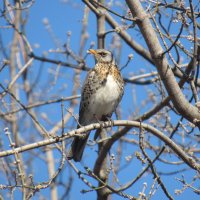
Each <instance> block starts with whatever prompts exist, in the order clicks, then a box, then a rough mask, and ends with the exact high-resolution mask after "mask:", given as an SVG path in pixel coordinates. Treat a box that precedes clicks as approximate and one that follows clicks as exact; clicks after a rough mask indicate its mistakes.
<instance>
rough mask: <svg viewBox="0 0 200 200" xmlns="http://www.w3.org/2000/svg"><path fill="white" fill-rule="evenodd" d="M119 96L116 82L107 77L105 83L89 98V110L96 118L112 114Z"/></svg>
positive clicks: (111, 77) (119, 92)
mask: <svg viewBox="0 0 200 200" xmlns="http://www.w3.org/2000/svg"><path fill="white" fill-rule="evenodd" d="M120 94H121V91H120V87H119V85H118V83H117V81H116V80H115V79H114V78H113V76H111V75H108V76H107V79H106V81H105V82H104V83H103V84H102V85H101V86H100V87H99V89H98V90H96V92H95V93H94V94H93V95H92V96H91V100H90V102H91V103H90V105H89V110H90V111H91V112H92V113H93V114H95V115H96V116H97V117H101V116H102V115H107V114H110V113H112V112H113V111H114V110H115V108H116V105H117V104H118V100H119V96H120Z"/></svg>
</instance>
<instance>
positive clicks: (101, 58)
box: [88, 49, 115, 63]
mask: <svg viewBox="0 0 200 200" xmlns="http://www.w3.org/2000/svg"><path fill="white" fill-rule="evenodd" d="M88 53H90V54H93V55H94V58H95V60H96V62H97V63H115V61H114V58H113V54H112V53H111V52H110V51H108V50H105V49H96V50H94V49H89V50H88Z"/></svg>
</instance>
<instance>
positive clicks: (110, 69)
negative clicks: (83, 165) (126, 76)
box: [68, 49, 124, 162]
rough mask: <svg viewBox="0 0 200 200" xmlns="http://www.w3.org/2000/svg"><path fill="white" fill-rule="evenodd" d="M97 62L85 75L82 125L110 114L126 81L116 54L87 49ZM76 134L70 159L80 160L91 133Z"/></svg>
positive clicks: (80, 123) (69, 153) (81, 113)
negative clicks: (80, 135)
mask: <svg viewBox="0 0 200 200" xmlns="http://www.w3.org/2000/svg"><path fill="white" fill-rule="evenodd" d="M88 53H90V54H93V55H94V58H95V61H96V65H95V67H94V68H93V69H92V70H90V71H89V72H88V75H87V77H86V79H85V82H84V85H83V88H82V93H81V102H80V108H79V125H78V128H79V127H80V125H81V126H85V125H89V124H92V123H96V122H99V121H107V120H108V119H109V118H111V116H112V113H113V112H114V111H115V109H116V107H117V105H118V104H119V102H120V101H121V98H122V96H123V93H124V81H123V78H122V76H121V73H120V71H119V69H118V67H117V65H116V63H115V60H114V58H113V54H112V53H111V52H110V51H108V50H105V49H97V50H93V49H90V50H88ZM85 134H86V137H85V138H79V137H76V138H74V140H73V142H72V145H71V149H70V151H69V152H68V159H74V161H76V162H79V161H80V160H81V158H82V155H83V151H84V148H85V146H86V143H87V139H88V137H89V132H87V133H85Z"/></svg>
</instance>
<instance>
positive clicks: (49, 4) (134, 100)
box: [0, 0, 199, 200]
mask: <svg viewBox="0 0 200 200" xmlns="http://www.w3.org/2000/svg"><path fill="white" fill-rule="evenodd" d="M118 2H119V4H122V5H123V2H122V1H118ZM0 6H1V8H2V2H0ZM83 10H84V4H83V3H81V1H78V0H74V1H72V0H71V1H70V0H69V1H67V0H65V1H64V0H63V1H61V0H60V1H59V0H58V1H55V0H54V1H53V0H42V1H35V3H34V4H33V5H32V6H31V8H30V9H29V12H27V13H26V14H27V19H28V21H27V26H26V28H25V34H26V36H27V38H28V40H29V42H30V44H31V46H32V48H33V50H34V53H35V54H36V55H38V56H42V55H45V56H46V57H48V58H52V59H56V60H63V61H66V56H65V55H63V54H59V53H51V51H52V50H56V49H57V48H63V45H64V44H65V43H66V42H67V33H69V32H70V33H71V37H70V46H71V49H72V50H73V51H74V52H75V53H77V54H78V50H79V46H80V36H81V28H82V18H83ZM115 11H120V6H118V7H116V10H115ZM120 12H121V13H123V12H125V11H120ZM24 16H25V12H24ZM116 19H117V20H118V21H119V22H120V19H119V18H116ZM47 21H48V23H49V25H50V27H49V28H50V29H51V30H53V31H52V32H51V31H50V33H49V31H48V30H47V26H45V23H46V22H47ZM0 24H2V25H5V24H6V23H5V21H3V20H2V19H1V18H0ZM175 25H176V24H174V26H175ZM106 27H107V30H110V29H111V28H110V27H109V26H108V25H107V26H106ZM128 32H129V33H131V35H132V37H133V38H135V39H136V40H137V42H138V43H140V44H141V45H143V46H144V47H146V45H145V43H144V41H143V39H142V37H141V35H140V34H139V32H138V31H137V27H136V28H135V31H132V30H129V31H128ZM0 33H1V37H2V41H3V43H4V45H5V46H6V47H7V48H8V49H9V48H10V45H11V43H10V42H11V41H12V36H13V34H12V31H10V30H9V29H1V30H0ZM88 34H89V39H88V41H87V44H86V46H85V51H84V52H85V55H86V51H87V49H89V48H90V44H91V43H92V42H95V47H94V48H96V47H97V40H96V17H95V15H94V14H93V13H91V12H90V14H89V21H88ZM174 34H177V29H174ZM111 39H112V34H109V35H108V37H107V38H106V44H108V45H106V48H108V49H110V46H109V44H110V41H111ZM187 45H190V44H187ZM129 54H133V55H134V58H133V60H132V61H131V63H130V64H129V65H128V67H127V68H125V69H124V70H123V71H122V74H123V76H124V77H131V75H137V74H140V73H141V71H143V72H152V71H155V68H154V67H153V66H152V65H151V64H150V63H148V62H147V61H145V60H144V59H143V58H142V57H141V56H139V55H138V54H136V53H135V52H134V51H133V50H132V49H130V47H128V46H127V45H125V43H124V42H122V53H121V58H120V63H118V64H119V66H121V67H122V66H123V65H124V64H125V63H126V61H127V57H128V55H129ZM0 56H1V57H0V59H1V61H2V59H3V55H0ZM182 59H183V60H184V59H185V60H184V61H185V62H186V61H187V59H186V58H182ZM86 64H87V65H88V66H89V67H93V66H94V60H93V58H92V56H87V58H86ZM56 70H59V74H60V75H59V78H58V79H55V85H49V87H47V85H48V81H49V80H53V79H54V78H55V77H54V73H55V72H56ZM39 71H40V73H41V74H40V77H39V79H37V74H38V72H39ZM51 71H52V76H51V75H49V74H51V73H49V72H51ZM47 73H48V76H47ZM8 74H9V70H8V69H5V70H3V71H2V73H0V80H1V81H2V80H4V81H3V82H4V84H6V81H7V82H9V76H8ZM73 75H74V71H73V70H72V69H70V68H65V67H60V68H59V69H58V67H57V66H55V65H53V64H41V62H38V61H34V63H33V64H32V66H31V67H30V69H29V74H28V77H29V79H30V80H32V81H33V82H34V81H35V80H37V85H36V87H35V90H38V91H39V96H37V97H36V99H40V100H47V98H46V94H47V93H48V95H49V97H50V98H51V99H54V98H59V97H67V96H70V95H71V89H72V84H71V83H72V80H73V79H72V77H73ZM85 75H86V72H84V71H83V72H81V82H83V80H84V78H85ZM6 79H7V80H6ZM18 81H19V83H20V80H18ZM64 84H66V87H65V88H66V89H65V90H63V89H62V90H60V88H63V85H64ZM61 86H62V87H61ZM144 90H145V91H151V92H153V93H155V94H156V93H158V94H159V92H158V90H157V88H156V86H155V85H147V86H138V85H137V87H136V85H133V84H126V89H125V94H124V97H123V99H122V102H121V105H122V107H123V111H122V119H128V117H129V115H130V113H132V112H135V115H136V116H138V115H139V114H142V113H144V112H145V111H146V110H147V109H149V108H151V107H152V106H153V104H152V103H149V104H146V105H145V106H143V103H144V100H145V99H146V96H147V92H144ZM79 92H80V91H79ZM20 95H22V96H23V95H25V94H24V92H23V90H22V91H20ZM22 101H23V103H24V104H26V103H27V98H26V96H24V98H22ZM64 106H65V108H68V106H69V104H68V102H65V103H64ZM60 110H61V106H60V104H55V105H50V106H44V107H41V108H40V109H39V111H38V112H40V113H44V114H46V115H47V116H49V117H50V118H51V121H52V122H56V121H59V120H60V119H61V112H60ZM65 112H66V111H65ZM77 113H78V107H77V108H76V110H75V111H74V114H75V115H77ZM172 117H173V114H172ZM113 118H115V115H113ZM24 120H25V119H24ZM177 120H178V118H177V117H174V124H176V123H177ZM41 122H42V117H41ZM22 123H23V122H22ZM43 125H44V126H45V128H46V129H47V130H51V128H52V126H51V124H45V120H44V123H43ZM27 127H28V126H27ZM74 127H75V122H74V120H73V119H72V120H71V122H70V123H68V124H67V125H66V127H65V131H68V130H72V129H73V128H74ZM32 130H33V129H32V127H29V128H27V129H26V126H25V127H24V130H23V129H22V130H21V132H23V131H24V135H23V134H22V136H23V137H24V138H26V137H27V138H29V137H28V136H27V135H26V134H34V131H33V132H32ZM113 130H115V129H113ZM1 131H3V130H1ZM133 131H134V130H133ZM92 134H93V133H92ZM130 137H132V138H134V136H130ZM135 138H138V136H135ZM41 139H42V138H41ZM28 142H31V141H27V143H28ZM152 142H153V143H154V144H158V143H159V141H158V140H157V139H155V140H153V141H152ZM67 143H68V144H67V146H66V148H69V143H70V141H67ZM7 148H9V147H8V144H7V142H6V138H5V142H4V149H7ZM116 148H117V145H114V146H113V148H112V149H113V150H115V149H116ZM123 148H124V150H125V151H124V152H123V156H122V158H123V159H122V160H121V162H122V165H121V166H122V172H121V173H120V175H119V180H120V181H121V183H126V182H127V181H130V180H131V179H132V178H133V177H136V176H137V174H138V173H139V172H140V171H142V169H143V168H144V167H145V165H144V166H141V165H138V163H137V162H136V163H134V162H133V161H131V164H129V165H127V163H128V162H127V159H126V158H127V156H130V155H134V152H135V151H139V147H136V146H134V147H132V146H131V145H126V146H124V147H123ZM96 150H97V147H96V146H95V147H93V146H92V147H87V149H86V150H85V152H84V161H82V162H81V163H76V166H77V168H78V169H80V170H82V171H84V168H83V166H89V167H90V168H91V169H93V165H94V161H95V160H94V159H92V158H93V157H95V155H96ZM38 151H39V150H35V152H38ZM41 152H42V151H41ZM147 152H148V151H147ZM111 153H112V152H111ZM149 154H150V156H152V158H153V157H154V154H152V152H149ZM29 156H30V155H29V153H28V152H25V153H23V157H24V159H26V157H27V159H28V157H29ZM41 156H42V155H41ZM54 156H55V158H56V161H57V162H56V167H58V164H59V160H60V159H61V156H60V153H59V152H57V150H54ZM169 157H170V155H166V159H168V158H169ZM170 159H171V160H174V161H177V160H178V159H177V158H176V157H175V156H173V155H171V157H170ZM156 166H157V169H158V172H159V171H162V172H163V171H164V172H166V173H167V172H171V171H174V170H182V169H185V168H187V166H185V165H183V166H182V165H180V166H178V167H177V166H174V167H173V166H172V165H170V168H169V165H166V164H163V163H161V162H157V163H156ZM31 170H34V180H35V182H36V183H37V182H42V181H47V180H48V174H47V173H46V170H47V166H46V165H45V163H44V162H42V161H41V159H40V158H38V159H37V158H35V162H34V165H33V166H31V168H30V173H31ZM71 171H73V170H72V169H71V168H70V167H69V165H68V163H67V162H66V164H65V167H64V168H63V170H62V172H61V173H62V176H60V177H59V178H60V179H65V178H67V177H68V176H69V174H70V172H71ZM72 173H73V174H74V180H73V183H72V184H73V185H72V190H71V192H70V198H69V199H70V200H76V199H95V198H96V192H88V193H86V194H82V193H81V192H80V191H81V190H83V189H86V190H87V189H88V187H87V186H86V185H85V184H84V183H83V182H82V181H81V180H80V179H79V177H78V175H77V174H75V173H74V172H72ZM194 174H195V172H194V171H192V170H191V171H187V172H184V176H185V178H186V179H187V180H188V182H190V181H192V177H193V176H194ZM176 177H177V178H181V173H179V174H177V175H176ZM162 180H163V182H164V183H165V185H166V187H167V189H168V190H169V192H170V194H171V195H172V196H173V197H174V199H176V200H188V199H193V200H197V199H199V196H198V195H195V194H194V192H192V191H191V190H190V189H186V190H185V192H184V194H182V195H180V196H178V195H175V194H174V188H176V189H179V188H182V184H180V183H179V182H178V181H177V180H175V178H174V176H173V178H171V177H170V176H169V175H163V176H162ZM4 181H5V180H1V179H0V184H3V183H4ZM91 182H92V183H96V182H95V181H93V180H91ZM143 183H147V189H146V193H147V194H148V191H149V190H150V189H151V188H150V187H151V185H152V183H153V177H152V175H149V174H148V173H147V174H146V175H144V176H143V177H142V178H141V179H140V181H138V182H137V183H136V184H135V185H134V186H133V187H131V188H130V189H128V190H127V191H126V193H127V194H130V195H133V196H138V191H141V190H142V188H143ZM64 190H65V188H63V187H59V188H58V194H59V197H61V196H62V194H63V192H64ZM1 192H3V191H0V193H1ZM14 193H15V199H20V198H21V196H20V192H19V191H17V190H16V191H15V192H14ZM42 194H43V195H44V197H45V198H47V199H48V198H49V195H50V193H49V189H45V190H43V191H42ZM158 198H159V199H162V200H165V199H167V198H166V197H165V195H163V192H162V190H161V189H160V188H159V189H158V190H157V191H156V194H155V196H154V197H153V198H152V200H157V199H158ZM33 199H38V196H37V195H35V197H33ZM112 199H115V200H118V199H122V197H120V196H117V195H113V197H112Z"/></svg>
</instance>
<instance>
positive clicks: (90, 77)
mask: <svg viewBox="0 0 200 200" xmlns="http://www.w3.org/2000/svg"><path fill="white" fill-rule="evenodd" d="M98 81H99V79H98V77H97V76H96V71H95V69H92V70H90V71H89V72H88V74H87V77H86V79H85V82H84V84H83V87H82V92H81V102H80V108H79V123H80V124H81V125H87V122H85V120H86V119H85V117H84V116H85V114H86V112H87V110H88V106H89V100H90V98H91V95H92V93H93V92H94V91H95V90H96V89H97V85H99V84H95V83H97V82H98Z"/></svg>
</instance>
